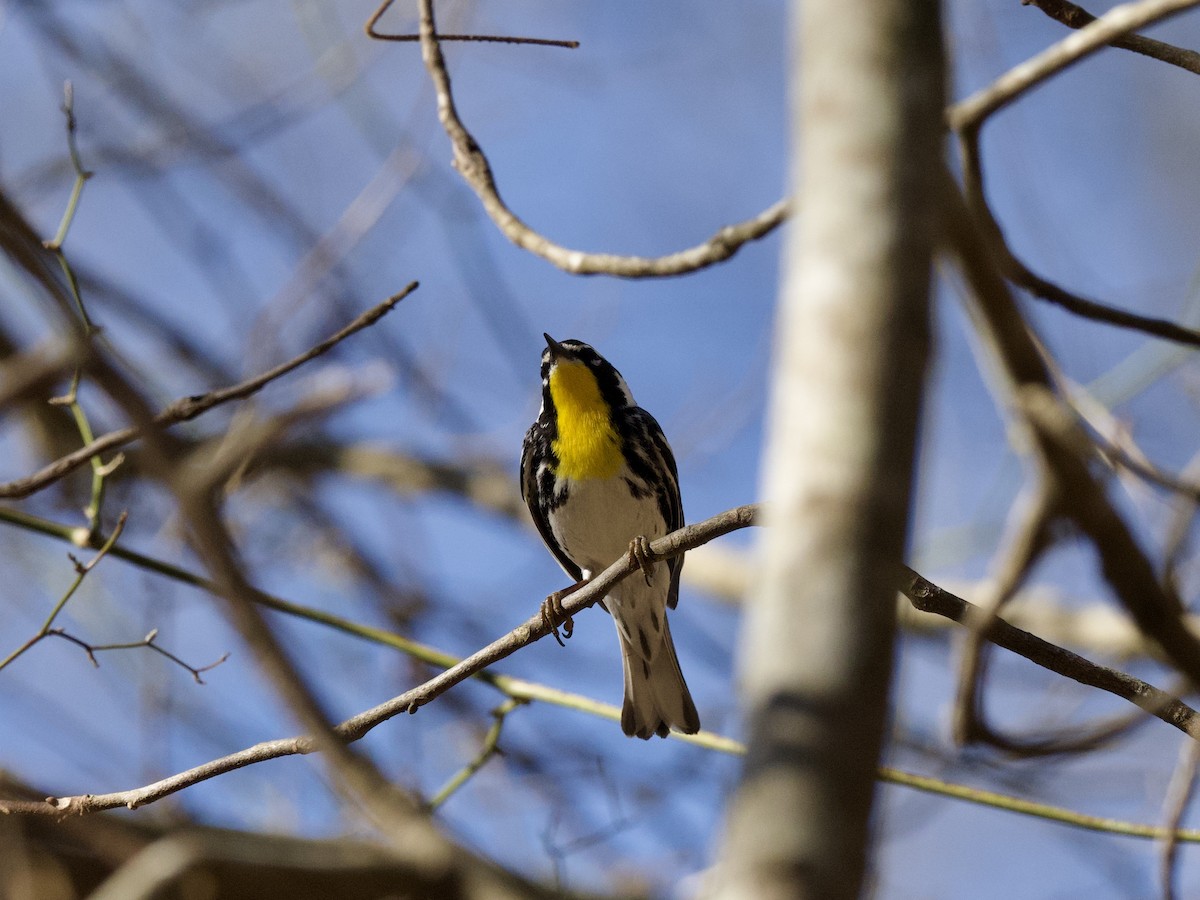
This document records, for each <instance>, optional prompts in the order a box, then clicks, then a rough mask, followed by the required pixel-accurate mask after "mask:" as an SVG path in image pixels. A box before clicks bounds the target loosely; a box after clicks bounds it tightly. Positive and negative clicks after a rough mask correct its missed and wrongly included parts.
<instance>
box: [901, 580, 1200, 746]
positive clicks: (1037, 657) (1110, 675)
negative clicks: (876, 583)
mask: <svg viewBox="0 0 1200 900" xmlns="http://www.w3.org/2000/svg"><path fill="white" fill-rule="evenodd" d="M900 592H901V593H902V594H904V596H905V597H907V598H908V599H909V602H911V603H912V605H913V606H914V607H916V608H917V609H919V610H921V611H922V612H928V613H933V614H935V615H939V616H944V617H945V618H947V619H950V620H952V621H954V622H958V623H959V624H967V623H968V622H969V621H970V620H971V618H972V617H973V616H974V615H976V614H977V613H978V610H977V608H976V607H975V606H973V605H972V604H970V603H968V602H967V601H966V600H964V599H963V598H962V597H958V596H956V595H955V594H952V593H950V592H949V591H947V590H943V589H942V588H940V587H938V586H937V585H936V584H934V583H933V582H931V581H929V580H927V579H925V578H923V577H922V576H920V575H919V574H917V573H916V572H914V571H913V570H912V569H910V568H908V567H907V566H906V567H905V568H904V571H903V575H902V578H901V584H900ZM988 640H989V641H991V642H992V643H993V644H995V645H996V646H998V647H1003V648H1004V649H1005V650H1010V651H1012V652H1013V653H1016V654H1017V655H1018V656H1023V657H1025V658H1026V659H1027V660H1029V661H1030V662H1032V663H1034V664H1036V665H1039V666H1041V667H1042V668H1043V669H1048V670H1049V671H1051V672H1055V673H1056V674H1059V675H1063V676H1065V677H1067V678H1070V679H1071V680H1072V681H1077V682H1079V683H1080V684H1082V685H1086V686H1088V687H1094V688H1098V689H1100V690H1102V691H1107V692H1108V693H1110V694H1113V695H1114V696H1117V697H1120V698H1121V699H1122V700H1128V701H1129V702H1130V703H1133V704H1134V705H1136V706H1139V707H1141V708H1142V709H1144V710H1145V711H1146V712H1147V713H1149V714H1150V715H1152V716H1154V717H1155V718H1157V719H1159V720H1161V721H1163V722H1165V723H1166V724H1168V725H1170V726H1172V727H1173V728H1178V729H1179V730H1180V731H1182V732H1183V733H1184V734H1186V735H1188V736H1189V737H1191V738H1193V739H1194V740H1197V741H1200V713H1197V711H1196V710H1194V709H1192V707H1190V706H1188V705H1187V704H1186V703H1184V702H1183V701H1182V700H1180V699H1178V698H1177V697H1173V696H1171V695H1170V694H1168V693H1167V692H1166V691H1163V690H1160V689H1159V688H1156V687H1155V686H1154V685H1152V684H1149V683H1148V682H1145V681H1142V680H1141V679H1140V678H1135V677H1134V676H1132V675H1129V674H1126V673H1125V672H1121V671H1118V670H1117V669H1110V668H1108V667H1107V666H1101V665H1097V664H1096V663H1094V662H1092V661H1091V660H1089V659H1086V658H1084V657H1082V656H1080V655H1079V654H1078V653H1073V652H1071V651H1070V650H1067V649H1066V648H1064V647H1059V646H1058V645H1056V644H1051V643H1050V642H1049V641H1044V640H1042V639H1041V638H1039V637H1037V636H1036V635H1032V634H1030V633H1029V632H1028V631H1022V630H1021V629H1020V628H1017V627H1015V626H1013V625H1010V624H1009V623H1008V622H1006V621H1004V619H1002V618H997V619H996V621H995V622H994V623H993V624H992V627H991V630H990V631H989V632H988Z"/></svg>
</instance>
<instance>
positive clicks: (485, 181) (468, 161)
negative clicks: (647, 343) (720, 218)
mask: <svg viewBox="0 0 1200 900" xmlns="http://www.w3.org/2000/svg"><path fill="white" fill-rule="evenodd" d="M420 25H421V28H420V37H421V58H422V59H423V60H424V62H425V68H426V70H427V71H428V72H429V77H430V78H431V79H432V81H433V86H434V89H435V91H436V92H437V108H438V119H439V120H440V121H441V123H442V127H443V128H444V129H445V130H446V134H447V135H448V136H449V138H450V142H451V144H452V145H453V147H454V166H455V168H456V169H458V172H459V174H460V175H462V177H463V179H464V180H465V181H466V182H467V184H468V185H470V187H471V189H472V190H473V191H474V192H475V194H476V196H478V197H479V200H480V202H481V203H482V204H483V209H484V212H486V213H487V214H488V217H489V218H491V220H492V221H493V222H495V223H496V227H497V228H499V229H500V231H501V232H502V233H503V234H504V236H505V237H506V238H508V239H509V240H510V241H512V242H513V243H514V244H516V245H517V246H518V247H520V248H521V249H523V250H528V251H529V252H530V253H532V254H534V255H535V256H540V257H541V258H542V259H544V260H546V261H547V262H549V263H551V264H552V265H555V266H558V268H560V269H562V270H564V271H566V272H570V273H572V274H574V275H600V274H602V275H616V276H619V277H621V278H662V277H666V276H669V275H682V274H684V273H686V272H694V271H696V270H697V269H702V268H705V267H707V266H711V265H713V264H714V263H718V262H721V261H723V260H726V259H728V258H729V257H731V256H733V254H735V253H737V251H738V250H740V249H741V247H742V245H743V244H746V243H748V242H749V241H754V240H758V239H759V238H761V237H763V236H764V235H767V234H769V233H770V232H772V231H774V230H775V229H776V228H778V227H779V225H780V224H781V223H782V222H783V220H784V219H786V218H787V215H788V202H787V200H780V201H778V202H777V203H775V204H774V205H773V206H771V207H769V208H768V209H765V210H763V211H762V212H761V213H759V214H758V215H757V216H755V217H754V218H752V219H747V220H746V221H744V222H739V223H738V224H736V225H728V226H726V227H724V228H722V229H721V230H720V231H718V232H717V233H716V234H714V235H713V236H712V237H711V238H709V239H708V240H707V241H705V242H704V243H702V244H698V245H696V246H695V247H690V248H688V249H686V250H680V251H679V252H678V253H670V254H668V255H666V256H659V257H646V256H617V255H615V254H611V253H585V252H583V251H582V250H571V249H569V248H567V247H563V246H562V245H560V244H556V243H554V242H553V241H551V240H549V239H548V238H546V237H543V236H542V235H541V234H539V233H538V232H536V231H534V230H533V229H532V228H530V227H529V226H528V225H526V224H525V223H524V222H523V221H521V219H520V218H518V217H517V215H516V213H514V212H513V211H512V210H511V209H509V208H508V206H507V205H506V204H505V203H504V201H503V200H502V199H501V198H500V192H499V190H498V189H497V188H496V180H495V178H494V177H493V176H492V167H491V164H490V163H489V162H488V158H487V156H486V155H485V154H484V152H483V149H482V148H481V147H480V146H479V144H478V142H476V140H475V138H474V137H473V136H472V135H471V132H470V131H468V130H467V127H466V126H465V125H464V124H463V122H462V119H460V118H459V115H458V110H457V108H456V107H455V105H454V94H453V93H452V92H451V90H450V73H449V72H448V71H447V70H446V60H445V58H444V57H443V56H442V48H441V46H440V45H439V41H440V40H441V36H440V35H438V34H437V30H436V28H435V26H434V21H433V0H421V21H420Z"/></svg>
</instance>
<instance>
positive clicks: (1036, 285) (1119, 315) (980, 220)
mask: <svg viewBox="0 0 1200 900" xmlns="http://www.w3.org/2000/svg"><path fill="white" fill-rule="evenodd" d="M980 124H982V123H976V124H974V125H971V126H968V127H964V128H962V129H960V130H959V132H958V148H959V154H960V156H961V158H962V169H963V188H964V191H965V193H966V198H967V205H968V206H969V207H970V209H971V212H972V214H974V216H975V219H976V223H977V225H978V227H979V229H980V231H981V232H982V233H983V237H984V238H985V239H986V240H987V242H988V244H989V246H990V249H991V251H992V254H993V257H994V259H995V262H996V265H998V266H999V267H1000V269H1001V271H1002V272H1003V273H1004V277H1005V278H1007V279H1008V280H1009V281H1011V282H1013V284H1016V285H1017V286H1019V287H1022V288H1024V289H1025V290H1027V291H1028V292H1029V293H1030V294H1032V295H1033V296H1034V297H1036V298H1038V299H1039V300H1045V301H1046V302H1047V303H1052V304H1054V305H1055V306H1058V307H1060V308H1062V309H1065V310H1066V311H1067V312H1069V313H1072V314H1073V315H1076V316H1079V317H1080V318H1084V319H1090V320H1092V321H1094V322H1104V323H1106V324H1108V325H1115V326H1117V327H1118V328H1128V329H1130V330H1131V331H1140V332H1142V333H1143V334H1149V335H1152V336H1154V337H1158V338H1163V339H1164V340H1168V341H1175V342H1176V343H1179V344H1184V345H1187V346H1191V347H1200V331H1196V330H1195V329H1193V328H1187V327H1185V326H1183V325H1179V324H1177V323H1175V322H1172V321H1170V320H1168V319H1159V318H1156V317H1154V316H1143V315H1141V314H1140V313H1134V312H1129V311H1128V310H1124V309H1118V308H1116V307H1114V306H1109V305H1107V304H1104V303H1099V302H1097V301H1095V300H1089V299H1088V298H1086V297H1081V296H1079V295H1078V294H1073V293H1071V292H1070V291H1068V290H1066V289H1065V288H1062V287H1059V286H1058V285H1057V284H1055V283H1053V282H1052V281H1048V280H1047V279H1045V278H1043V277H1042V276H1040V275H1038V274H1037V273H1036V272H1034V271H1033V270H1031V269H1030V268H1029V267H1028V266H1027V265H1025V263H1024V262H1023V261H1022V260H1021V259H1020V258H1019V257H1018V256H1017V255H1016V254H1015V253H1014V252H1013V250H1012V248H1011V247H1009V245H1008V241H1007V239H1006V238H1005V236H1004V229H1003V228H1001V227H1000V223H999V221H998V220H997V219H996V216H995V214H994V213H993V212H992V208H991V206H990V204H989V203H988V202H987V195H986V193H985V191H984V182H983V165H982V159H981V155H980V151H979V126H980Z"/></svg>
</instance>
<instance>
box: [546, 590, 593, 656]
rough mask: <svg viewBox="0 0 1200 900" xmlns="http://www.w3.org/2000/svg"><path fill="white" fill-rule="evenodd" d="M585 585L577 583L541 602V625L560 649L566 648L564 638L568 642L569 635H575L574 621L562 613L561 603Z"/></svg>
mask: <svg viewBox="0 0 1200 900" xmlns="http://www.w3.org/2000/svg"><path fill="white" fill-rule="evenodd" d="M585 584H587V582H586V581H577V582H575V583H574V584H573V585H571V586H570V587H567V588H563V589H562V590H561V591H555V592H554V593H553V594H551V595H550V596H549V597H547V598H546V599H545V600H543V601H542V624H543V625H545V626H546V628H548V629H549V630H550V633H551V634H553V635H554V639H555V640H556V641H558V646H560V647H565V646H567V645H566V644H564V643H563V638H564V637H565V638H566V639H568V640H570V638H571V635H572V634H574V633H575V621H574V620H573V619H572V618H571V617H570V616H569V615H567V613H566V612H564V611H563V607H562V602H563V600H565V599H566V598H567V597H570V596H571V595H572V594H573V593H575V592H576V591H577V590H579V589H580V588H581V587H583V586H584V585H585ZM560 626H561V627H562V630H563V633H562V637H560V636H559V634H558V629H559V627H560Z"/></svg>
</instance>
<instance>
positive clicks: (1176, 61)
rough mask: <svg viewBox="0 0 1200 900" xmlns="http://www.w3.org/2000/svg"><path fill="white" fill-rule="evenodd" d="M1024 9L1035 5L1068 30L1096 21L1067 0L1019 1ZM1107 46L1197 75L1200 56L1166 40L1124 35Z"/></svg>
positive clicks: (1089, 14) (1199, 70) (1084, 10)
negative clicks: (1137, 54)
mask: <svg viewBox="0 0 1200 900" xmlns="http://www.w3.org/2000/svg"><path fill="white" fill-rule="evenodd" d="M1021 4H1022V5H1023V6H1036V7H1037V8H1038V9H1040V10H1041V11H1042V12H1044V13H1045V14H1046V15H1048V16H1049V17H1050V18H1052V19H1056V20H1057V21H1059V22H1062V24H1064V25H1066V26H1067V27H1068V28H1083V27H1084V26H1086V25H1091V24H1092V23H1093V22H1095V21H1096V17H1095V16H1093V15H1092V14H1091V13H1090V12H1088V11H1087V10H1086V9H1084V8H1083V7H1082V6H1076V5H1075V4H1074V3H1070V2H1068V0H1021ZM1108 43H1109V46H1112V47H1120V48H1121V49H1122V50H1132V51H1133V52H1134V53H1140V54H1142V56H1149V57H1150V58H1151V59H1157V60H1159V61H1160V62H1165V63H1167V64H1169V65H1172V66H1178V67H1179V68H1181V69H1185V70H1187V71H1188V72H1192V73H1193V74H1196V75H1200V53H1197V52H1196V51H1195V50H1187V49H1185V48H1183V47H1176V46H1175V45H1174V44H1168V43H1166V42H1165V41H1158V40H1155V39H1154V38H1148V37H1143V36H1142V35H1140V34H1127V35H1125V36H1124V37H1118V38H1113V39H1112V40H1111V41H1109V42H1108Z"/></svg>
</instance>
